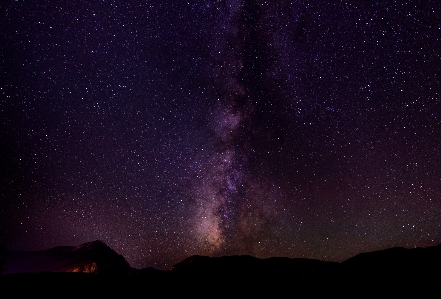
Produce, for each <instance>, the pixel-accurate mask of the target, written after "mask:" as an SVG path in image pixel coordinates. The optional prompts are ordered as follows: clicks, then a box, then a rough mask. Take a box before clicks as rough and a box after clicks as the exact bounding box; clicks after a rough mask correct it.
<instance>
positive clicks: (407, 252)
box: [0, 241, 441, 296]
mask: <svg viewBox="0 0 441 299" xmlns="http://www.w3.org/2000/svg"><path fill="white" fill-rule="evenodd" d="M0 258H4V259H5V261H6V264H5V273H9V274H4V275H1V277H0V280H1V281H3V282H6V283H4V285H5V286H7V287H6V288H8V287H9V285H10V286H13V285H14V284H17V283H20V284H23V285H32V284H35V285H37V287H36V288H35V289H34V291H35V290H40V291H41V292H42V293H43V294H46V292H47V289H48V288H52V287H53V286H54V285H57V286H60V287H61V288H64V289H67V290H68V289H76V288H80V289H81V290H84V291H86V290H87V291H88V292H90V291H92V292H96V293H95V294H97V295H100V296H102V295H103V294H104V293H105V294H109V295H114V294H115V292H116V291H118V292H122V294H124V295H125V296H127V294H128V292H129V293H130V292H133V294H137V292H138V291H140V290H141V291H145V290H151V289H160V290H161V292H162V294H164V295H176V294H177V295H182V294H183V293H187V294H197V293H200V292H202V293H204V292H205V291H202V290H209V292H210V294H211V293H213V290H216V294H217V293H218V292H222V290H225V288H227V290H231V289H238V290H242V293H241V294H244V295H247V296H249V295H251V294H257V295H261V294H262V293H261V292H263V291H268V290H270V291H271V294H273V295H274V292H275V293H277V294H280V295H282V294H284V293H283V292H286V291H287V290H288V291H292V292H299V291H301V292H302V293H304V292H306V294H307V295H308V296H315V295H317V296H318V295H322V294H329V292H331V293H333V294H341V293H342V292H343V293H345V294H352V293H351V292H349V290H350V289H354V288H355V289H357V292H358V293H360V292H363V293H364V294H367V293H371V294H374V293H375V292H374V291H375V290H379V289H389V291H391V292H392V293H391V294H395V295H396V294H397V293H396V292H397V291H399V290H402V286H406V287H407V288H408V287H413V288H417V287H419V286H424V288H426V289H427V288H429V289H430V287H431V286H436V285H437V283H430V282H431V281H435V282H436V281H439V279H440V278H441V274H440V271H439V269H440V266H441V245H438V246H432V247H427V248H413V249H406V248H390V249H385V250H379V251H374V252H367V253H361V254H358V255H356V256H354V257H352V258H350V259H348V260H346V261H344V262H341V263H337V262H326V261H320V260H314V259H304V258H286V257H271V258H267V259H259V258H256V257H252V256H249V255H243V256H238V255H236V256H222V257H208V256H200V255H194V256H190V257H188V258H186V259H184V260H182V261H181V262H179V263H177V264H175V265H174V266H173V267H172V268H171V269H170V270H168V271H161V270H158V269H155V268H152V267H147V268H144V269H134V268H131V267H130V266H129V264H128V263H127V262H126V261H125V259H124V258H123V257H122V256H121V255H119V254H118V253H116V252H115V251H113V250H112V249H111V248H110V247H108V246H107V245H106V244H104V243H103V242H101V241H94V242H89V243H84V244H81V245H79V246H60V247H55V248H52V249H48V250H44V251H34V252H19V251H7V250H6V251H5V252H4V254H3V257H0ZM63 272H82V273H63ZM91 273H92V274H91ZM94 274H96V275H94ZM36 282H38V283H36ZM14 291H16V290H14ZM25 291H26V289H25ZM282 291H283V292H282ZM103 292H104V293H103ZM120 294H121V293H120ZM296 294H297V293H296Z"/></svg>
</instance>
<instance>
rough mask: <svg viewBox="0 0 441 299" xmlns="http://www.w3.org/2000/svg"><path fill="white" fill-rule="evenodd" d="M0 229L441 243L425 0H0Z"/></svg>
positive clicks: (429, 16)
mask: <svg viewBox="0 0 441 299" xmlns="http://www.w3.org/2000/svg"><path fill="white" fill-rule="evenodd" d="M0 11H1V14H0V144H1V145H0V244H4V245H5V246H6V247H7V248H10V249H18V250H43V249H48V248H51V247H55V246H59V245H78V244H81V243H84V242H89V241H93V240H97V239H99V240H102V241H104V242H105V243H106V244H107V245H109V246H110V247H111V248H113V249H114V250H115V251H117V252H118V253H120V254H122V255H123V256H124V257H125V258H126V260H127V261H128V262H129V263H130V264H131V266H133V267H136V268H142V267H147V266H153V267H156V268H159V269H168V268H170V267H171V266H172V265H173V264H175V263H177V262H178V261H180V260H182V259H184V258H185V257H188V256H190V255H194V254H200V255H210V256H221V255H233V254H249V255H253V256H256V257H260V258H266V257H271V256H286V257H292V258H296V257H306V258H316V259H321V260H329V261H343V260H345V259H347V258H349V257H351V256H353V255H355V254H358V253H360V252H365V251H373V250H379V249H384V248H389V247H395V246H403V247H407V248H411V247H415V246H419V247H427V246H431V245H436V244H439V243H441V1H438V0H427V1H391V0H385V1H361V0H360V1H355V0H346V1H337V0H335V1H263V0H260V1H259V0H254V1H253V0H211V1H209V0H206V1H202V0H192V1H183V0H182V1H181V0H174V1H164V0H151V1H150V0H147V1H138V0H136V1H135V0H133V1H128V0H125V1H26V0H25V1H23V0H20V1H2V2H1V4H0Z"/></svg>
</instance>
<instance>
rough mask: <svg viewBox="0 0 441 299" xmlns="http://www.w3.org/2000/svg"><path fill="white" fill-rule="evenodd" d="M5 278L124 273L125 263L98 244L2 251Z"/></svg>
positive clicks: (129, 268)
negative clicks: (11, 275)
mask: <svg viewBox="0 0 441 299" xmlns="http://www.w3.org/2000/svg"><path fill="white" fill-rule="evenodd" d="M4 259H5V260H6V264H5V271H4V273H5V274H11V273H38V272H82V273H97V274H98V273H99V274H101V273H124V272H129V271H130V270H131V267H130V265H129V264H128V263H127V261H126V260H125V259H124V258H123V257H122V256H121V255H119V254H118V253H116V252H115V251H113V250H112V249H111V248H110V247H108V246H107V245H106V244H104V243H103V242H102V241H93V242H88V243H84V244H81V245H79V246H59V247H55V248H52V249H48V250H43V251H5V253H4Z"/></svg>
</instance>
